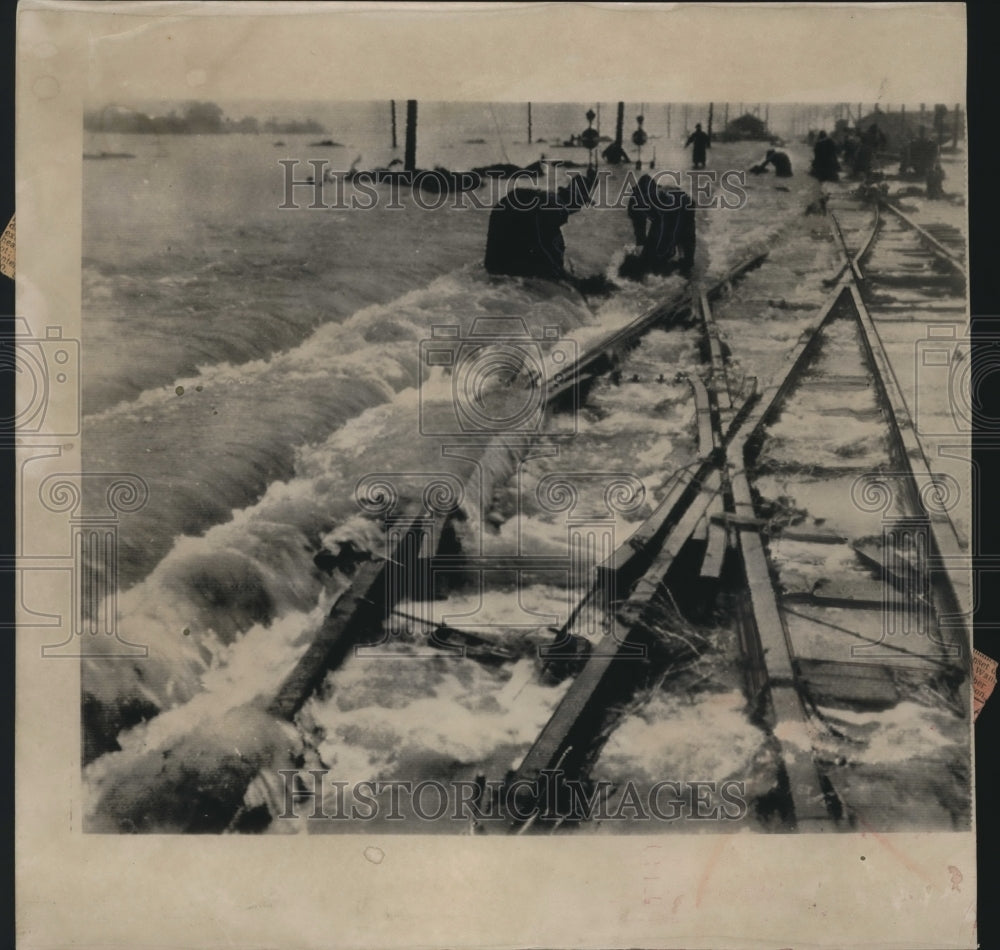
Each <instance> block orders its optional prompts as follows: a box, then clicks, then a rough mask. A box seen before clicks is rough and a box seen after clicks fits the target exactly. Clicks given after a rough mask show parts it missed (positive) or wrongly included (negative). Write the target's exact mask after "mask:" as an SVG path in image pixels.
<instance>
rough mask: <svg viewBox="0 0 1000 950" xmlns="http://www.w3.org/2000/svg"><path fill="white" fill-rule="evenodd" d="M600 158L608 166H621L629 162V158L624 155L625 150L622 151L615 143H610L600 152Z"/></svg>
mask: <svg viewBox="0 0 1000 950" xmlns="http://www.w3.org/2000/svg"><path fill="white" fill-rule="evenodd" d="M601 157H602V158H603V159H604V161H606V162H607V163H608V164H609V165H621V164H622V163H623V162H628V161H629V157H628V155H627V154H626V152H625V149H623V148H622V147H621V145H619V144H618V143H617V142H612V143H611V144H610V145H609V146H608V147H607V148H606V149H605V150H604V151H603V152H601Z"/></svg>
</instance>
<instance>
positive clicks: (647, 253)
mask: <svg viewBox="0 0 1000 950" xmlns="http://www.w3.org/2000/svg"><path fill="white" fill-rule="evenodd" d="M628 216H629V218H631V220H632V228H633V230H634V231H635V240H636V244H638V245H639V246H640V248H641V250H640V252H639V253H638V254H629V255H628V256H627V257H626V258H625V260H624V262H623V263H622V266H621V269H620V271H619V273H620V274H621V276H622V277H631V278H632V279H633V280H638V279H639V278H641V277H642V276H643V275H644V274H649V273H653V274H666V273H668V272H669V271H670V269H671V268H672V266H674V265H675V264H679V270H680V272H681V273H682V274H683V275H684V276H685V277H687V276H690V274H691V268H692V267H693V266H694V251H695V220H694V202H693V201H692V200H691V198H690V197H689V196H688V195H687V194H686V193H685V192H683V191H681V190H680V188H674V187H672V186H663V187H661V186H658V185H657V184H656V182H655V181H654V180H653V178H652V177H651V176H650V175H643V176H642V178H640V179H639V180H638V181H637V182H636V184H635V187H634V188H633V189H632V196H631V198H629V203H628ZM675 259H676V260H675Z"/></svg>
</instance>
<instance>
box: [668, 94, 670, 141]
mask: <svg viewBox="0 0 1000 950" xmlns="http://www.w3.org/2000/svg"><path fill="white" fill-rule="evenodd" d="M667 138H668V139H669V138H670V103H669V102H668V103H667Z"/></svg>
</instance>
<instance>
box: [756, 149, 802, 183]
mask: <svg viewBox="0 0 1000 950" xmlns="http://www.w3.org/2000/svg"><path fill="white" fill-rule="evenodd" d="M768 165H773V166H774V174H775V175H776V176H777V177H778V178H791V177H792V162H791V159H790V158H789V157H788V156H787V155H786V154H785V153H784V152H778V151H775V150H774V149H773V148H769V149H768V150H767V154H766V155H765V156H764V161H762V162H761V163H760V164H759V165H754V166H753V167H752V168H751V169H750V171H751V172H752V173H753V174H754V175H763V174H764V173H765V172H766V171H767V166H768Z"/></svg>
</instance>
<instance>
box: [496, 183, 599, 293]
mask: <svg viewBox="0 0 1000 950" xmlns="http://www.w3.org/2000/svg"><path fill="white" fill-rule="evenodd" d="M596 180H597V169H596V168H594V167H593V166H591V167H589V168H588V169H587V173H586V175H585V176H583V177H580V176H577V177H574V178H573V180H572V181H571V182H570V184H569V186H568V187H566V188H560V189H559V190H558V191H557V192H556V193H555V194H553V193H551V192H547V191H539V190H537V189H534V188H513V189H511V190H510V191H509V192H508V193H507V194H506V195H505V196H504V197H503V198H502V199H501V201H500V203H499V204H498V205H497V207H496V208H494V209H493V211H492V212H491V213H490V224H489V231H488V232H487V235H486V258H485V261H484V264H485V265H486V270H487V271H489V273H491V274H509V275H511V276H515V277H548V278H551V279H553V280H562V279H565V278H568V277H569V276H570V275H569V273H568V272H567V270H566V265H565V261H564V256H565V253H566V243H565V241H564V240H563V236H562V226H563V225H564V224H565V223H566V222H567V221H568V220H569V216H570V215H571V214H574V213H575V212H577V211H579V210H580V209H581V208H582V207H583V206H584V205H585V204H587V203H588V202H589V201H590V195H591V191H592V190H593V187H594V183H595V182H596Z"/></svg>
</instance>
